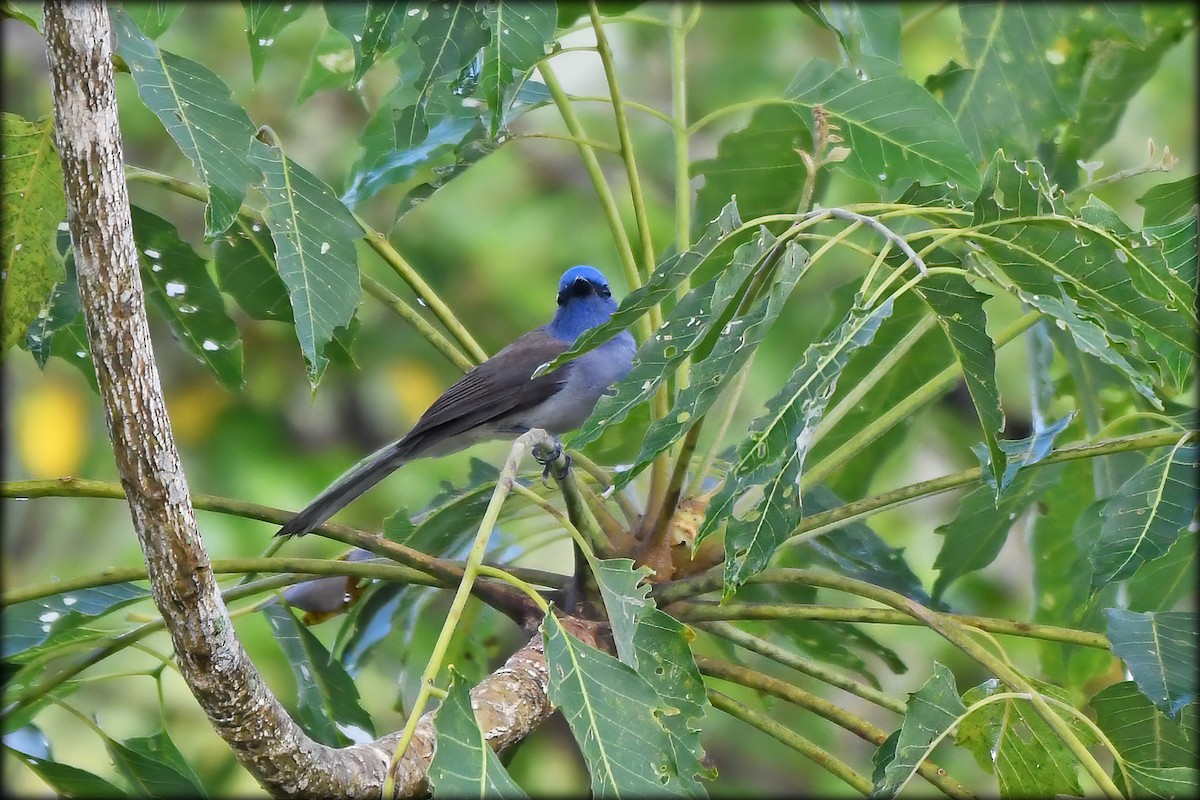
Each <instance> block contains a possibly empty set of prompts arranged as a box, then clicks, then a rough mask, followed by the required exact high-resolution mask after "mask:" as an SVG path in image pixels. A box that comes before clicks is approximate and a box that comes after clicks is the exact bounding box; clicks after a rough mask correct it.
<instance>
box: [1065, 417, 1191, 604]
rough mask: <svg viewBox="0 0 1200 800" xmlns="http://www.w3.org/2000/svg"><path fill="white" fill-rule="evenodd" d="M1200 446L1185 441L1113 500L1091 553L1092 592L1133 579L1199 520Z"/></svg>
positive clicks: (1104, 512) (1106, 507) (1106, 508)
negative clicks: (1183, 531)
mask: <svg viewBox="0 0 1200 800" xmlns="http://www.w3.org/2000/svg"><path fill="white" fill-rule="evenodd" d="M1198 458H1200V448H1197V447H1196V446H1195V445H1185V444H1184V442H1183V440H1180V442H1179V443H1177V444H1176V445H1175V446H1174V447H1172V448H1171V449H1170V450H1169V451H1168V452H1166V453H1164V454H1163V455H1161V456H1159V457H1158V458H1156V459H1154V460H1153V461H1151V462H1150V463H1149V464H1147V465H1146V466H1145V467H1143V468H1142V469H1140V470H1138V472H1137V473H1136V474H1135V475H1134V476H1133V477H1131V478H1130V479H1129V480H1127V481H1126V482H1125V483H1124V484H1123V485H1122V486H1121V488H1120V489H1118V490H1117V493H1116V494H1115V495H1114V496H1113V497H1111V498H1109V500H1108V502H1107V503H1106V504H1105V505H1104V509H1103V510H1102V511H1101V520H1102V524H1101V528H1100V536H1099V538H1098V540H1097V543H1096V548H1095V550H1093V551H1092V553H1091V554H1090V559H1089V560H1090V561H1091V563H1092V570H1093V572H1092V591H1093V592H1094V591H1096V590H1097V589H1099V588H1100V587H1102V586H1105V585H1106V584H1109V583H1112V582H1113V581H1120V580H1124V579H1125V578H1128V577H1129V576H1130V575H1132V574H1133V573H1134V572H1136V571H1137V568H1138V567H1139V566H1141V565H1142V563H1143V562H1145V561H1150V560H1153V559H1156V558H1158V557H1160V556H1162V555H1163V554H1165V553H1166V552H1167V549H1168V548H1169V547H1170V546H1171V545H1172V544H1174V543H1175V540H1176V539H1177V538H1178V537H1179V534H1180V532H1181V531H1182V530H1183V529H1185V528H1186V527H1188V525H1189V524H1191V523H1192V522H1193V521H1194V520H1195V519H1196V477H1197V473H1196V469H1197V466H1198V465H1200V462H1198Z"/></svg>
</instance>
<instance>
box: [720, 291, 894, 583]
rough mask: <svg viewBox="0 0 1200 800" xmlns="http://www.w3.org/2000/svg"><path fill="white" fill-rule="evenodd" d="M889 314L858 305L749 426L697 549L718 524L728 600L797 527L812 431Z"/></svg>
mask: <svg viewBox="0 0 1200 800" xmlns="http://www.w3.org/2000/svg"><path fill="white" fill-rule="evenodd" d="M891 311H892V301H891V300H890V299H889V300H887V301H885V302H884V303H882V304H880V305H879V306H877V307H876V308H874V309H865V308H861V307H859V306H858V305H857V304H856V305H855V306H854V307H853V308H851V309H850V311H849V312H848V313H847V314H846V317H845V319H844V320H843V321H842V324H841V325H839V326H838V328H837V329H836V330H835V331H834V332H833V333H832V334H831V335H830V336H828V337H827V338H826V339H825V340H824V341H821V342H816V343H814V344H812V345H810V346H809V347H808V349H807V351H806V352H805V354H804V358H803V359H802V360H801V362H800V364H799V366H797V368H796V369H795V371H794V372H793V373H792V375H791V377H790V378H789V379H788V382H787V384H786V385H785V386H784V387H783V389H782V390H780V391H779V392H778V393H777V394H776V395H775V396H774V397H773V398H771V400H770V401H768V403H767V410H766V413H764V414H762V415H761V416H759V417H758V418H756V419H755V420H754V421H753V422H752V423H751V424H750V431H749V434H748V436H747V437H746V438H745V439H744V440H743V441H742V443H741V444H740V445H739V446H738V452H737V458H736V460H735V462H734V464H733V465H732V466H731V467H730V469H729V472H728V473H727V474H726V476H725V483H724V485H723V486H722V488H721V490H720V491H719V492H718V493H717V495H716V496H715V497H714V498H713V501H712V503H710V505H709V508H708V512H707V515H706V517H705V520H704V524H703V526H701V529H700V531H699V533H698V534H697V536H696V545H699V543H700V542H701V541H702V540H703V539H704V538H706V537H707V536H709V535H710V534H712V533H713V531H715V530H716V529H717V527H718V525H719V524H720V523H722V522H725V523H727V528H726V531H725V594H726V596H727V597H728V596H729V595H730V594H732V593H733V592H734V591H736V590H737V587H738V586H740V585H741V584H742V583H743V582H745V579H746V578H748V577H749V576H751V575H753V574H755V573H756V572H758V571H759V570H761V569H762V568H763V567H765V566H766V564H767V561H768V560H769V559H770V557H771V555H772V554H773V553H774V552H775V549H776V548H777V547H779V545H780V544H782V543H783V542H784V541H785V540H786V538H787V537H788V535H789V534H790V533H791V532H792V530H793V529H794V528H795V526H796V524H797V523H798V522H799V521H800V512H801V506H800V493H799V480H800V476H801V473H802V470H803V466H804V459H805V456H806V455H807V452H808V446H809V442H810V441H811V440H812V435H813V432H814V431H815V429H816V426H817V424H818V423H819V422H820V420H821V416H822V415H823V414H824V413H825V407H826V405H827V404H828V402H829V398H830V397H831V396H832V394H833V392H834V390H835V389H836V388H837V381H838V376H839V374H840V373H841V370H842V368H843V367H844V366H845V364H846V362H847V361H849V359H850V357H851V356H852V355H853V354H854V353H855V351H857V350H858V348H860V347H862V346H863V345H866V344H868V343H870V341H871V339H872V338H873V337H874V336H875V332H876V331H878V330H879V325H880V323H882V321H883V320H884V319H886V318H887V317H888V316H889V315H890V314H891Z"/></svg>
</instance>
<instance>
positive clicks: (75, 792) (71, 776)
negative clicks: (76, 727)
mask: <svg viewBox="0 0 1200 800" xmlns="http://www.w3.org/2000/svg"><path fill="white" fill-rule="evenodd" d="M4 746H5V748H7V750H8V751H9V752H10V753H12V754H13V755H14V756H16V757H17V759H18V760H20V761H21V763H22V764H24V765H25V766H27V767H29V769H30V770H32V771H33V773H34V774H35V775H37V776H38V777H39V778H41V779H42V780H43V781H45V782H46V784H47V785H48V786H49V787H50V788H51V789H53V790H54V791H55V792H56V793H57V794H58V795H59V796H60V797H126V796H127V795H126V794H125V792H123V791H122V790H120V789H118V788H117V787H116V786H113V785H112V784H111V783H109V782H108V781H106V780H104V779H103V778H101V777H100V776H98V775H93V774H92V773H90V772H88V771H86V770H82V769H79V768H78V767H72V766H71V765H69V764H63V763H60V762H58V761H55V760H54V759H53V757H52V756H51V754H50V745H49V742H47V741H46V737H45V735H44V734H43V733H42V732H41V731H40V730H38V729H37V728H36V727H34V726H33V725H27V726H25V727H24V728H21V729H20V730H17V731H14V732H13V733H10V734H6V735H5V736H4Z"/></svg>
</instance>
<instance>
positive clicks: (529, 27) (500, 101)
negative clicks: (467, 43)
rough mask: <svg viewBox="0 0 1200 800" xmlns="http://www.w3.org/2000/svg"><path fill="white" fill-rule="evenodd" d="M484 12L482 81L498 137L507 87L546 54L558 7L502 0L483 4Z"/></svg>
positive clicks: (492, 133) (484, 94) (494, 134)
mask: <svg viewBox="0 0 1200 800" xmlns="http://www.w3.org/2000/svg"><path fill="white" fill-rule="evenodd" d="M482 11H483V17H484V20H485V21H486V24H487V27H488V35H489V39H488V43H487V45H486V46H485V47H484V50H483V74H482V76H480V79H479V83H480V86H481V87H482V89H483V96H484V97H485V98H487V103H488V108H490V109H491V112H492V114H491V135H492V136H493V137H495V136H496V134H497V133H499V131H500V124H501V120H502V118H503V106H504V94H505V89H507V87H508V86H509V85H510V84H512V83H513V81H514V80H516V78H517V75H518V74H519V73H522V72H524V71H525V70H528V69H530V68H531V67H533V65H535V64H536V63H537V62H538V61H540V60H541V59H542V57H544V56H545V55H546V47H547V45H548V44H549V43H550V41H551V40H552V39H553V38H554V27H555V22H556V21H557V18H558V10H557V9H556V8H555V5H554V3H552V2H550V3H532V2H521V1H520V0H517V1H516V2H511V1H510V0H500V2H497V3H488V4H486V5H484V6H482ZM514 73H517V74H514Z"/></svg>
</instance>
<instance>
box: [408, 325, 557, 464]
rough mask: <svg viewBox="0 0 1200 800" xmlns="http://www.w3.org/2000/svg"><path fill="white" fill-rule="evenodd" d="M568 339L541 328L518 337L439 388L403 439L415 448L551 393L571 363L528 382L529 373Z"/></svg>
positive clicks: (535, 402)
mask: <svg viewBox="0 0 1200 800" xmlns="http://www.w3.org/2000/svg"><path fill="white" fill-rule="evenodd" d="M569 344H570V343H569V342H564V341H562V340H561V339H557V338H555V337H554V336H551V335H550V334H549V333H547V332H546V330H545V329H544V328H536V329H534V330H532V331H530V332H529V333H527V334H525V335H524V336H521V337H520V338H519V339H517V340H516V341H514V342H513V343H512V344H510V345H509V346H508V347H505V348H504V349H503V350H501V351H500V352H498V353H496V355H494V356H492V357H491V358H489V359H488V360H487V361H485V362H483V363H482V364H480V365H479V366H477V367H475V368H474V369H473V370H471V371H470V372H468V373H467V374H466V375H464V376H462V377H461V378H459V379H458V381H457V382H456V383H455V384H454V385H452V386H451V387H450V388H449V389H447V390H446V391H445V392H443V393H442V396H441V397H439V398H438V399H437V400H436V401H434V403H433V405H432V406H430V407H429V410H427V411H426V412H425V413H424V414H422V415H421V418H420V419H419V420H417V424H416V425H414V426H413V427H412V430H410V431H409V432H408V433H407V434H406V435H405V437H404V440H405V441H406V442H407V443H409V444H410V445H411V446H412V447H413V449H414V450H419V449H420V448H421V446H422V445H423V444H424V443H425V442H427V441H429V440H438V439H442V438H443V437H447V436H454V435H455V434H458V433H462V432H464V431H467V430H470V429H471V428H474V427H476V426H478V425H483V424H485V423H487V422H490V421H492V420H494V419H497V418H499V417H503V416H505V415H506V414H509V413H512V412H516V411H521V410H523V409H527V408H533V407H534V406H536V405H538V404H539V403H541V402H542V401H543V400H546V399H548V398H550V397H552V396H553V395H555V394H556V393H557V392H558V391H559V390H560V389H562V386H563V384H564V383H566V382H567V376H568V374H569V372H570V369H571V364H569V363H568V364H565V365H563V366H562V367H561V368H559V369H556V370H554V372H551V373H549V374H547V375H542V376H541V377H539V378H537V379H535V380H532V381H531V380H529V376H530V375H532V374H533V371H534V370H535V369H537V368H538V367H540V366H541V365H542V364H545V363H548V362H550V361H552V360H554V358H555V357H557V356H558V355H559V354H560V353H562V352H563V351H565V350H566V349H567V347H568V346H569Z"/></svg>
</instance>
